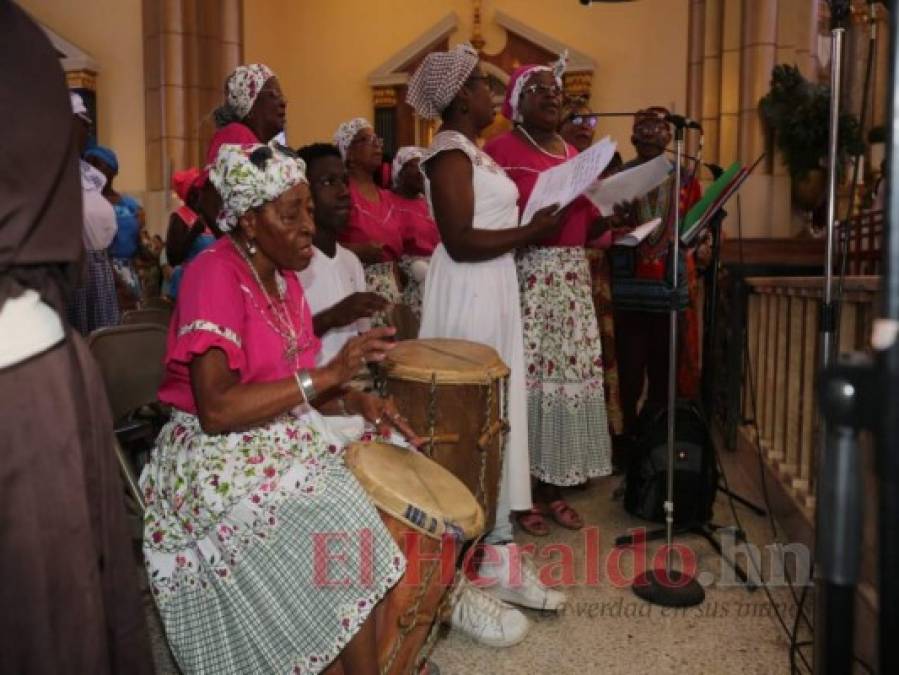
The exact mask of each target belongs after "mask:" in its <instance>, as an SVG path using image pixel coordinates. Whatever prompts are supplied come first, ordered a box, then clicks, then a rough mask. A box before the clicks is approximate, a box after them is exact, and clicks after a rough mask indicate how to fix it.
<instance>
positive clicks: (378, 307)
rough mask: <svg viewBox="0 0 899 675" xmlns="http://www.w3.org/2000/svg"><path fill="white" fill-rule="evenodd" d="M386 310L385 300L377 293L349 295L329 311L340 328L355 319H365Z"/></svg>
mask: <svg viewBox="0 0 899 675" xmlns="http://www.w3.org/2000/svg"><path fill="white" fill-rule="evenodd" d="M386 308H387V300H385V299H384V298H382V297H381V296H380V295H378V294H377V293H368V292H365V293H350V294H349V295H348V296H346V297H345V298H344V299H343V300H341V301H340V302H338V303H337V304H336V305H334V307H332V308H331V310H332V311H333V312H334V314H335V316H336V318H337V319H338V320H339V321H340V324H339V325H340V326H346V325H349V324H351V323H353V322H354V321H356V320H357V319H367V318H370V317H372V316H374V315H375V314H376V313H377V312H380V311H383V310H384V309H386Z"/></svg>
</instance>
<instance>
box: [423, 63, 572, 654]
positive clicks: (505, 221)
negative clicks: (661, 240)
mask: <svg viewBox="0 0 899 675" xmlns="http://www.w3.org/2000/svg"><path fill="white" fill-rule="evenodd" d="M487 79H488V78H487V76H486V75H484V74H483V72H482V71H481V69H480V67H479V65H478V56H477V52H476V51H475V50H474V49H473V48H472V47H471V46H470V45H458V46H457V47H455V48H454V49H453V50H450V51H449V52H435V53H432V54H429V55H428V56H427V57H426V58H425V60H424V61H423V62H422V64H421V66H419V68H418V70H417V71H416V72H415V74H414V75H413V76H412V78H411V79H410V81H409V94H408V97H407V102H408V103H409V104H410V105H411V106H412V107H413V108H415V111H416V113H417V114H418V115H419V116H421V117H425V118H431V119H433V118H438V117H439V118H441V119H442V122H443V123H442V125H441V127H440V130H439V131H438V133H437V134H436V136H435V137H434V141H433V143H432V144H431V146H430V148H428V150H427V151H426V152H425V154H424V157H423V158H422V161H421V166H422V169H423V171H424V172H425V175H426V177H427V178H428V181H427V184H426V192H427V195H428V200H429V202H430V205H431V210H432V212H433V214H434V219H435V220H436V222H437V226H438V228H439V230H440V237H441V240H442V243H441V244H440V245H439V246H437V248H436V249H435V251H434V254H433V256H432V258H431V265H430V269H429V271H428V277H427V280H426V281H425V291H424V302H423V307H422V321H421V329H420V332H419V337H422V338H427V337H444V338H447V337H449V338H460V339H465V340H471V341H474V342H481V343H484V344H487V345H490V346H491V347H493V348H494V349H496V350H497V352H499V355H500V357H501V358H502V359H503V360H504V361H505V362H506V364H507V365H508V366H509V368H510V370H511V376H510V382H509V397H508V414H509V423H510V433H509V436H508V439H507V443H506V450H505V457H504V464H503V476H502V481H501V485H500V496H499V504H498V505H497V514H496V527H495V528H494V530H493V531H492V532H490V533H489V534H488V536H487V541H488V542H489V543H492V544H504V543H507V542H510V541H511V539H512V525H511V521H510V513H511V511H512V510H516V511H517V510H528V509H530V508H531V505H532V504H531V490H530V471H529V460H528V446H527V443H528V430H527V399H526V395H525V387H524V340H523V337H522V329H521V311H520V302H519V295H518V276H517V272H516V268H515V260H514V257H513V251H514V250H515V249H516V248H519V247H523V246H529V245H532V244H534V243H536V242H538V241H540V240H542V239H543V238H545V237H547V236H552V235H553V234H555V233H556V232H557V231H558V228H559V226H560V219H559V217H558V216H553V215H551V214H552V211H553V210H555V207H549V208H546V209H543V210H542V211H539V212H538V213H537V215H535V216H534V218H533V220H532V221H531V222H530V223H528V224H527V225H523V226H520V227H519V223H518V207H517V200H518V189H517V188H516V187H515V183H513V182H512V181H511V180H509V178H507V177H506V175H505V173H504V172H503V170H502V169H501V168H500V167H499V166H498V165H497V164H496V163H495V162H494V161H493V160H492V159H490V157H488V156H487V155H485V154H484V153H483V152H481V150H480V149H479V148H478V146H477V144H476V142H475V139H476V138H477V137H478V134H479V133H480V131H481V130H482V129H484V128H486V127H487V126H489V125H490V123H491V122H492V120H493V116H494V114H495V112H494V105H493V99H492V95H491V91H490V86H489V84H488V83H487ZM497 548H498V549H504V548H505V547H497ZM482 575H483V572H482ZM525 576H527V575H525ZM534 582H535V583H533V584H531V587H530V588H528V587H527V586H528V580H527V579H525V586H524V587H521V588H518V589H516V591H515V592H517V593H518V594H519V595H518V596H515V595H514V594H509V595H506V596H502V594H500V597H505V599H508V600H511V601H514V602H518V604H524V605H526V606H533V603H534V602H536V603H542V604H541V606H542V607H544V608H554V607H553V605H555V604H556V603H558V602H559V601H560V597H564V596H561V594H560V593H557V592H554V591H548V590H547V589H545V588H542V587H540V585H539V584H538V583H536V580H534ZM501 585H502V584H500V586H501ZM493 590H496V587H494V588H493V589H491V591H493ZM529 593H530V594H531V596H532V597H531V598H530V599H527V598H524V601H523V602H522V601H521V600H522V599H523V598H521V597H520V596H521V594H524V595H527V594H529ZM454 625H456V624H455V621H454ZM522 637H523V635H522Z"/></svg>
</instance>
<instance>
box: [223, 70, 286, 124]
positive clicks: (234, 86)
mask: <svg viewBox="0 0 899 675" xmlns="http://www.w3.org/2000/svg"><path fill="white" fill-rule="evenodd" d="M274 76H275V74H274V73H273V72H272V69H271V68H269V67H268V66H266V65H264V64H262V63H251V64H249V65H247V66H237V68H235V69H234V72H233V73H231V75H230V76H229V77H228V81H227V82H226V83H225V100H226V101H227V103H228V107H229V108H231V110H232V111H234V114H235V116H236V117H237V119H240V120H242V119H244V118H245V117H246V116H247V115H249V114H250V110H251V109H252V107H253V104H254V103H255V102H256V97H257V96H259V92H260V91H261V90H262V87H263V86H264V85H265V83H266V82H267V81H268V80H270V79H271V78H273V77H274Z"/></svg>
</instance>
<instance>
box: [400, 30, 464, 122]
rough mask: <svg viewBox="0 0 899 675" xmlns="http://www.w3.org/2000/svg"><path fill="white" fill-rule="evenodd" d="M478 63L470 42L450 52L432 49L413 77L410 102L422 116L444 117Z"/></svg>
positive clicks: (408, 99) (457, 46) (407, 100)
mask: <svg viewBox="0 0 899 675" xmlns="http://www.w3.org/2000/svg"><path fill="white" fill-rule="evenodd" d="M477 65H478V53H477V51H475V49H474V47H472V46H471V45H470V44H468V43H462V44H458V45H456V46H455V47H453V48H452V49H450V50H449V51H448V52H431V53H430V54H428V55H427V56H426V57H425V58H424V60H423V61H422V62H421V64H420V65H419V66H418V68H417V69H416V70H415V73H414V74H413V75H412V77H411V78H409V88H408V92H407V93H406V103H408V104H409V105H411V106H412V107H413V108H415V113H416V114H417V115H418V116H419V117H424V118H425V119H436V118H437V117H440V113H442V112H443V111H444V110H446V107H447V106H448V105H449V104H450V103H451V102H452V100H453V99H454V98H456V94H458V93H459V90H460V89H461V88H462V85H463V84H465V81H466V80H467V79H468V78H469V77H470V76H471V73H472V71H474V69H475V66H477Z"/></svg>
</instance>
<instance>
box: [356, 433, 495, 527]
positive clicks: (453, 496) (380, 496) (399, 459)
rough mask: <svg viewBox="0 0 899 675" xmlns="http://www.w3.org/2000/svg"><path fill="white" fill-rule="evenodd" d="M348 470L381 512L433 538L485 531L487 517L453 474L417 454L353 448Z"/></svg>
mask: <svg viewBox="0 0 899 675" xmlns="http://www.w3.org/2000/svg"><path fill="white" fill-rule="evenodd" d="M346 465H347V467H348V468H349V470H350V471H352V472H353V474H354V475H355V476H356V478H357V479H358V480H359V482H360V483H361V484H362V487H364V488H365V491H366V492H368V496H369V497H371V500H372V501H373V502H374V503H375V504H376V505H377V506H378V508H380V509H381V510H382V511H385V512H387V513H389V514H390V515H391V516H393V517H395V518H399V519H400V520H402V521H403V522H405V523H407V524H408V525H409V526H410V527H412V528H414V529H416V530H418V531H419V532H421V533H422V534H426V535H428V536H429V537H434V538H440V537H441V536H443V534H445V533H446V534H459V533H461V536H462V537H463V538H464V539H465V540H468V539H473V538H474V537H476V536H478V535H479V534H481V532H483V530H484V511H483V510H482V509H481V506H480V504H478V502H477V500H475V498H474V495H472V494H471V492H469V490H468V488H467V487H465V484H464V483H462V481H460V480H459V479H458V478H456V477H455V476H454V475H453V474H451V473H450V472H449V471H447V470H446V469H444V468H443V467H442V466H440V465H439V464H437V462H434V461H432V460H430V459H428V458H427V457H425V456H424V455H422V454H421V453H419V452H418V451H416V450H412V449H408V448H401V447H399V446H398V445H390V444H388V443H377V442H372V443H351V444H350V445H349V446H347V449H346Z"/></svg>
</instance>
